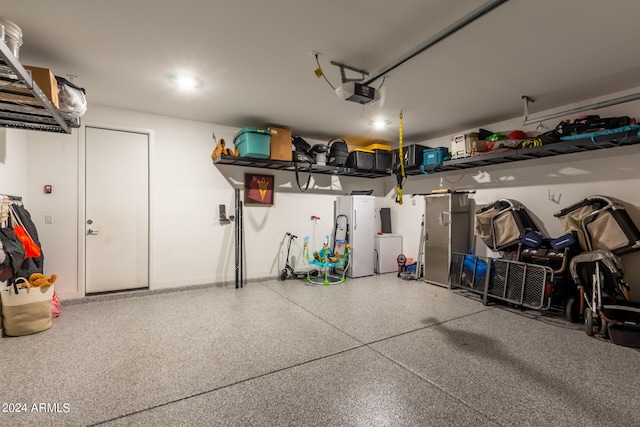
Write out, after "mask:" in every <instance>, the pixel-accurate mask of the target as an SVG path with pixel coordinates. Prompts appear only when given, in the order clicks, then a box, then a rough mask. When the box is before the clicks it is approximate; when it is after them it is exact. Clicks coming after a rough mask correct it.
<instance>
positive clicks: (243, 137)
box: [233, 128, 271, 159]
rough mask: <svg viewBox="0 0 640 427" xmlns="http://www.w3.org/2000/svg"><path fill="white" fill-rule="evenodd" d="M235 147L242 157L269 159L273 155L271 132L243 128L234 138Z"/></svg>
mask: <svg viewBox="0 0 640 427" xmlns="http://www.w3.org/2000/svg"><path fill="white" fill-rule="evenodd" d="M233 145H235V147H236V148H237V149H238V151H239V153H240V157H253V158H255V159H267V158H268V157H269V155H270V154H271V131H270V130H268V129H258V128H242V129H240V132H238V133H237V134H236V136H234V137H233Z"/></svg>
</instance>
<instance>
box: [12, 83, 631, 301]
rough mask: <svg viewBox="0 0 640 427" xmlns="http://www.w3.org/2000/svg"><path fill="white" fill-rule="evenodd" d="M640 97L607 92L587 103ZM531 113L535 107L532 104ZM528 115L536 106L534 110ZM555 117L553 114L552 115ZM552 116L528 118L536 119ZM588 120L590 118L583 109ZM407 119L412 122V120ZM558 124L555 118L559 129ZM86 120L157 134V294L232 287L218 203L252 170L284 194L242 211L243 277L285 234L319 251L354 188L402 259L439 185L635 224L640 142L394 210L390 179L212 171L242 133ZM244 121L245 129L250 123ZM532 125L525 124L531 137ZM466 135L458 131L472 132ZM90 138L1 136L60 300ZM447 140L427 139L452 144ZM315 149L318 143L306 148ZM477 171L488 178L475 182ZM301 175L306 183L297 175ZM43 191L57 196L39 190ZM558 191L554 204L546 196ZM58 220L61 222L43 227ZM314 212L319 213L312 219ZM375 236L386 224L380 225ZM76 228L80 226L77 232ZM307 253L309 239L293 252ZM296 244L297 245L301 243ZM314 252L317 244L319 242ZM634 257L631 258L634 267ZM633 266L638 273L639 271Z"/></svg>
mask: <svg viewBox="0 0 640 427" xmlns="http://www.w3.org/2000/svg"><path fill="white" fill-rule="evenodd" d="M638 91H640V89H638V90H632V91H628V92H624V93H618V94H612V95H611V96H608V97H603V98H600V99H593V100H585V101H584V102H583V103H580V104H576V105H569V106H565V107H563V108H561V109H558V110H562V109H566V108H572V107H574V106H580V105H584V104H587V103H591V102H597V101H601V100H604V99H609V98H612V97H617V96H622V95H625V94H628V93H636V92H638ZM534 105H535V104H534ZM532 110H533V108H532ZM548 112H553V111H548ZM548 112H539V113H538V112H536V113H531V114H530V117H536V116H538V115H542V114H547V113H548ZM639 112H640V103H639V102H633V103H626V104H621V105H618V106H615V107H609V108H607V109H602V110H597V111H595V112H594V113H596V114H600V115H601V116H603V117H605V116H614V115H629V116H639V115H640V113H639ZM585 114H586V113H585ZM410 117H411V115H410V111H407V112H406V113H405V120H410ZM559 121H560V119H554V120H550V121H549V122H548V123H546V125H547V126H549V127H553V126H555V124H557V122H559ZM521 123H522V118H521V117H516V118H514V119H513V120H509V121H506V122H501V123H495V124H488V125H486V126H483V127H485V128H487V129H492V130H508V129H518V128H522V126H521ZM83 124H86V125H98V126H105V127H110V128H114V129H123V130H144V131H149V132H150V133H151V135H152V152H151V180H150V186H151V193H150V194H151V215H152V218H151V221H152V222H151V226H152V228H151V237H150V238H151V242H152V248H151V288H152V289H161V288H167V287H174V286H186V285H193V284H201V283H211V282H224V281H233V278H234V274H235V269H234V241H233V240H234V230H233V224H228V225H223V224H220V222H219V221H218V205H219V204H225V205H226V208H227V214H228V215H232V214H233V206H234V188H241V187H242V183H243V180H244V173H245V172H249V171H252V172H259V173H273V175H274V176H275V179H276V185H277V191H276V194H275V205H274V206H273V207H245V211H244V214H245V221H244V224H245V239H246V240H245V248H246V255H245V259H246V265H245V273H246V276H247V277H248V278H261V277H276V275H277V274H278V271H279V270H280V268H281V267H282V265H283V263H284V259H283V258H284V255H285V247H284V234H285V232H287V231H288V232H291V233H294V234H296V235H298V236H300V238H303V237H304V236H307V235H308V236H310V237H311V238H312V239H315V240H316V241H317V243H315V245H318V244H319V243H320V242H321V240H322V239H323V238H324V236H325V235H326V234H330V233H331V230H332V228H333V225H334V224H333V202H334V200H335V197H336V196H337V195H341V194H346V193H348V192H349V191H351V190H352V189H363V188H367V189H373V190H374V195H376V196H378V199H377V207H376V211H377V212H378V211H379V208H381V207H391V208H392V215H391V216H392V227H393V232H394V233H397V234H401V235H403V252H404V253H405V254H406V255H407V256H409V257H415V256H416V255H417V253H418V247H417V246H418V241H419V236H418V234H419V233H418V231H419V229H420V217H421V214H422V213H423V211H424V202H423V200H422V197H420V196H416V197H412V194H413V193H428V192H430V191H431V190H433V189H436V188H439V187H440V181H441V179H442V184H443V187H446V188H452V189H457V190H463V189H473V190H476V194H475V199H476V201H477V203H478V204H485V203H490V202H492V201H494V200H495V199H498V198H502V197H507V198H514V199H517V200H519V201H521V202H522V203H524V204H525V206H527V207H528V208H529V210H530V211H532V212H533V213H534V214H535V215H536V216H537V217H538V218H539V219H540V220H541V221H542V222H543V223H544V224H545V225H546V228H547V231H548V232H549V234H550V235H559V234H561V233H562V230H561V227H560V224H559V222H558V221H557V219H555V218H554V217H553V213H554V212H556V211H558V210H560V209H561V208H562V207H565V206H568V205H570V204H572V203H573V202H575V201H578V200H581V199H582V198H584V197H586V196H589V195H593V194H604V195H609V196H613V197H617V198H619V199H621V200H623V201H625V202H627V203H629V204H630V207H629V211H630V214H631V216H632V218H633V219H634V220H635V221H636V223H638V224H640V211H639V210H638V207H639V206H640V194H638V192H637V191H636V189H637V188H639V187H640V173H638V171H637V164H638V163H639V161H640V148H639V147H638V146H632V147H621V148H616V149H608V150H601V151H593V152H588V153H578V154H571V155H563V156H558V157H553V158H548V159H539V160H531V161H524V162H517V163H510V164H506V165H502V166H500V165H496V166H490V167H486V168H475V169H467V170H463V171H460V172H445V173H441V174H435V175H432V176H413V177H409V178H408V180H407V182H406V183H405V186H404V204H403V205H398V204H396V203H395V184H396V183H395V178H394V177H389V178H383V179H366V178H353V177H339V176H329V175H314V176H313V178H314V181H313V182H314V184H313V190H309V192H308V193H300V192H299V190H298V189H297V186H296V184H295V181H294V179H295V176H294V174H293V173H292V172H286V171H267V170H265V169H251V168H241V167H235V166H223V165H221V166H214V165H213V164H212V162H211V158H210V154H211V152H212V151H213V148H214V145H215V144H214V141H213V138H212V132H215V134H216V137H217V138H218V139H219V138H224V139H225V140H226V141H227V142H229V141H232V140H233V136H234V135H235V133H236V132H237V130H238V129H236V128H230V127H225V126H218V125H213V124H208V123H201V122H194V121H188V120H180V119H174V118H169V117H161V116H155V115H149V114H144V113H137V112H130V111H121V110H115V109H111V108H106V107H99V106H91V108H90V109H89V111H88V113H87V114H86V115H85V117H84V118H83ZM251 125H252V124H251V123H248V124H247V126H251ZM534 128H535V125H531V126H528V127H527V128H526V129H524V130H526V131H532V130H533V129H534ZM474 130H475V129H467V130H461V131H460V132H458V133H463V132H469V131H474ZM83 134H84V130H83V129H76V130H74V131H73V133H72V134H71V135H60V134H50V133H45V132H32V131H22V130H12V129H9V130H0V193H8V194H15V195H22V196H23V197H24V198H25V204H26V207H27V209H29V211H30V212H31V214H32V217H33V219H34V222H35V223H36V226H37V227H38V231H39V234H40V240H41V242H42V245H43V250H44V252H45V273H46V274H48V275H49V274H52V273H55V274H57V275H58V276H59V279H58V280H59V282H57V283H56V284H57V291H58V293H59V294H60V296H61V298H64V299H67V298H76V297H81V296H83V295H84V283H83V267H82V262H79V260H81V259H82V257H83V255H82V250H83V247H82V239H83V235H84V234H83V231H82V230H83V228H81V227H82V224H83V223H84V218H83V205H82V203H83V195H82V192H83V170H84V169H83V167H84V160H83V153H84V149H83V144H84V137H83ZM450 137H451V136H445V137H442V138H438V139H434V140H429V141H425V142H423V144H424V145H429V146H438V145H445V146H447V145H448V144H449V142H450ZM308 142H309V143H311V144H313V143H315V142H320V141H313V140H308ZM481 173H482V175H483V176H482V177H483V179H484V180H485V181H486V182H477V181H476V180H474V177H475V178H478V177H479V176H480V174H481ZM302 175H303V176H302V177H301V178H303V179H304V178H305V177H306V176H305V175H304V174H302ZM45 184H51V185H53V193H52V194H50V195H45V194H43V191H42V187H43V185H45ZM549 192H551V193H552V194H553V195H554V196H555V200H558V198H559V203H555V202H553V201H550V200H549V199H548V194H549ZM45 214H52V215H53V217H54V223H53V224H51V225H45V224H44V215H45ZM311 216H317V217H320V220H319V221H317V222H316V221H312V220H311V219H310V218H311ZM376 222H377V223H376V229H379V227H380V225H379V223H378V222H379V220H378V219H376ZM79 224H80V225H79ZM300 246H302V242H300V243H299V245H298V247H300ZM294 248H295V247H294ZM312 249H313V244H312ZM637 256H638V254H637V253H634V254H629V255H625V256H624V257H623V261H624V262H625V267H626V268H627V276H628V279H629V280H630V281H636V280H640V271H636V270H640V263H638V262H634V261H635V259H636V258H637ZM629 260H631V261H629ZM636 266H637V267H636Z"/></svg>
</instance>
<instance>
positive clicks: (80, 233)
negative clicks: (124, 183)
mask: <svg viewBox="0 0 640 427" xmlns="http://www.w3.org/2000/svg"><path fill="white" fill-rule="evenodd" d="M87 127H92V128H100V129H106V130H113V131H120V132H134V133H141V134H145V135H147V137H148V138H149V159H148V161H149V218H148V221H149V290H153V289H155V283H156V280H155V271H156V269H155V250H154V248H155V232H154V230H155V227H154V224H155V221H154V217H155V214H154V209H153V206H154V197H153V187H154V184H155V166H154V163H155V162H154V159H155V132H154V130H153V129H149V128H138V127H133V126H122V125H113V124H105V123H100V122H87V123H83V124H82V126H81V127H80V128H79V129H78V224H77V226H78V228H77V238H78V239H77V241H78V260H77V265H78V295H79V296H80V297H85V296H86V295H87V291H86V273H85V258H86V251H87V249H86V246H85V237H86V236H85V234H86V225H85V224H86V222H87V218H86V214H85V212H86V206H85V205H86V198H85V191H86V185H85V176H86V161H85V155H86V147H87V145H86V128H87Z"/></svg>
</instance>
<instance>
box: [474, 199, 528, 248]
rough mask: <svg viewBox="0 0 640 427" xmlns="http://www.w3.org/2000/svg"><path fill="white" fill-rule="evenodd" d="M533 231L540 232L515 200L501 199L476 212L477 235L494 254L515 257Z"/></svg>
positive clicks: (523, 208) (524, 209)
mask: <svg viewBox="0 0 640 427" xmlns="http://www.w3.org/2000/svg"><path fill="white" fill-rule="evenodd" d="M532 230H538V227H537V225H536V224H535V222H534V221H533V219H532V218H531V216H530V215H529V212H528V211H527V210H526V208H525V207H524V206H523V205H522V204H521V203H520V202H518V201H515V200H510V199H499V200H497V201H496V202H494V203H492V204H490V205H487V206H485V207H483V208H482V209H480V210H478V211H477V212H476V225H475V235H476V236H477V237H480V239H481V240H482V241H483V242H484V244H485V245H487V246H488V247H489V248H490V249H491V250H493V251H494V252H511V253H512V255H513V253H514V252H516V251H517V250H518V249H519V247H520V243H521V242H522V239H523V238H524V236H525V234H526V233H527V232H529V231H532ZM516 258H517V256H516Z"/></svg>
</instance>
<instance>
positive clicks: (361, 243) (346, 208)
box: [335, 196, 376, 277]
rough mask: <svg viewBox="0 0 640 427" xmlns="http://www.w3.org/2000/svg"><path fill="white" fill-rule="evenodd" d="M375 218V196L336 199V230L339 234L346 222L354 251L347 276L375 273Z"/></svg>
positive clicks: (348, 238) (349, 239) (349, 240)
mask: <svg viewBox="0 0 640 427" xmlns="http://www.w3.org/2000/svg"><path fill="white" fill-rule="evenodd" d="M375 218H376V210H375V197H374V196H341V197H338V198H337V199H336V230H335V232H336V234H339V233H340V231H341V230H338V228H342V227H344V223H345V222H346V227H347V232H348V237H347V240H348V242H349V244H350V245H351V251H352V253H351V262H350V266H349V269H348V270H347V277H362V276H371V275H372V274H373V265H374V252H373V244H374V236H375V234H376V233H375ZM337 246H338V245H337ZM341 253H343V252H342V251H341Z"/></svg>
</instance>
